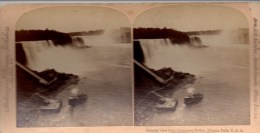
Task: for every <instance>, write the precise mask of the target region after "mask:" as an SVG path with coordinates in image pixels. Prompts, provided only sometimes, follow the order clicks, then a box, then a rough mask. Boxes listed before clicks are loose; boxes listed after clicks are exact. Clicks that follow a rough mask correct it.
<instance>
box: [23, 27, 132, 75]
mask: <svg viewBox="0 0 260 133" xmlns="http://www.w3.org/2000/svg"><path fill="white" fill-rule="evenodd" d="M81 38H82V39H83V40H84V44H83V45H84V46H91V47H90V48H84V46H83V45H82V46H83V47H81V46H80V47H77V46H79V44H71V45H66V46H57V45H56V46H55V45H54V44H53V42H52V41H50V40H49V41H45V40H43V41H24V42H21V43H22V46H23V48H24V50H25V54H26V58H27V67H29V68H30V69H32V70H35V71H39V72H40V71H44V70H46V69H55V70H56V71H58V72H66V73H72V74H76V75H83V74H84V73H85V72H88V71H95V70H99V69H100V67H101V66H100V63H102V62H101V61H98V60H101V59H98V58H103V57H100V56H99V55H104V53H103V52H102V53H100V52H101V51H102V50H98V49H99V47H104V48H105V49H107V48H109V47H113V46H118V47H125V46H126V45H127V44H121V43H118V42H116V41H115V40H114V38H113V35H111V33H109V32H106V33H105V34H103V35H99V36H81ZM74 43H77V41H74ZM128 45H129V44H128ZM104 48H103V49H104ZM101 49H102V48H101ZM106 54H107V55H104V58H108V56H109V49H108V51H107V52H106Z"/></svg>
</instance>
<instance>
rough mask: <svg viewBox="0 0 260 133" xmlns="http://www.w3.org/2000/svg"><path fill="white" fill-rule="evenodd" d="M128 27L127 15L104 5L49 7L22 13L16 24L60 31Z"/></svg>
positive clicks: (23, 26)
mask: <svg viewBox="0 0 260 133" xmlns="http://www.w3.org/2000/svg"><path fill="white" fill-rule="evenodd" d="M126 26H127V27H129V26H130V24H129V21H128V19H127V17H126V16H125V15H124V14H123V13H121V12H119V11H117V10H113V9H110V8H104V7H91V6H89V7H88V6H84V7H79V6H78V7H51V8H41V9H36V10H33V11H30V12H27V13H25V14H24V15H22V16H21V17H20V18H19V20H18V22H17V25H16V29H17V30H21V29H46V28H48V29H54V30H57V31H61V32H75V31H89V30H97V29H113V28H120V27H126Z"/></svg>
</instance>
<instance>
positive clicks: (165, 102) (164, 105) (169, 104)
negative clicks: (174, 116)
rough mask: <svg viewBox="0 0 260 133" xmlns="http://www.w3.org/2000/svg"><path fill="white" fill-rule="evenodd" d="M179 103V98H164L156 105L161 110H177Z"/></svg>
mask: <svg viewBox="0 0 260 133" xmlns="http://www.w3.org/2000/svg"><path fill="white" fill-rule="evenodd" d="M177 105H178V100H177V99H172V98H163V99H161V100H160V102H159V103H157V104H156V105H155V107H156V109H157V110H161V111H175V109H176V107H177Z"/></svg>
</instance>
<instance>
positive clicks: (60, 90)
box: [15, 6, 133, 128]
mask: <svg viewBox="0 0 260 133" xmlns="http://www.w3.org/2000/svg"><path fill="white" fill-rule="evenodd" d="M131 38H132V37H131V28H130V23H129V21H128V19H127V17H126V16H125V15H124V14H123V13H121V12H119V11H117V10H114V9H111V8H106V7H95V6H62V7H60V6H58V7H47V8H39V9H35V10H32V11H29V12H26V13H25V14H23V15H22V16H21V17H20V18H19V20H18V21H17V24H16V32H15V42H16V44H15V48H16V86H17V90H16V91H17V92H16V99H17V104H16V108H17V115H16V120H17V127H21V128H22V127H75V126H132V125H133V117H132V110H133V109H132V78H131V77H132V65H131V58H132V51H133V49H132V45H131Z"/></svg>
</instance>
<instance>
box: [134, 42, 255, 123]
mask: <svg viewBox="0 0 260 133" xmlns="http://www.w3.org/2000/svg"><path fill="white" fill-rule="evenodd" d="M203 39H204V38H202V41H203ZM163 42H164V41H163V40H158V39H152V40H141V44H142V45H143V46H142V47H143V48H145V47H146V50H148V49H149V50H150V54H147V53H146V54H145V60H146V62H145V64H146V65H147V66H148V67H150V68H153V69H160V68H162V67H171V68H172V69H173V70H176V71H181V72H189V73H191V74H195V76H196V78H197V80H196V81H195V83H194V84H193V85H192V87H194V88H196V89H195V92H200V93H203V94H204V99H203V100H202V101H201V102H199V103H197V104H195V105H192V106H186V105H184V104H183V103H184V101H183V98H184V97H185V96H186V95H187V94H188V91H187V89H180V90H177V91H176V92H174V93H173V94H172V97H174V98H177V99H178V101H179V104H178V106H177V109H176V111H175V112H174V111H173V112H164V113H157V112H156V111H155V112H154V111H153V112H150V113H149V116H146V118H145V119H144V120H140V119H138V120H136V121H135V122H136V123H135V124H136V125H149V126H166V125H168V126H175V125H176V126H193V125H247V124H250V103H249V102H250V97H249V95H250V93H249V92H250V91H249V65H248V64H249V53H248V51H249V47H248V45H246V44H232V43H229V44H228V43H227V42H223V43H216V42H212V43H210V41H209V40H204V42H207V43H208V44H207V45H209V47H205V48H191V47H188V46H178V45H174V46H173V45H165V44H162V43H163ZM220 42H221V41H220ZM147 47H149V48H147ZM169 93H171V92H170V91H169ZM136 100H138V99H136ZM142 106H146V105H142ZM137 110H138V109H137ZM144 113H145V112H144ZM136 117H142V116H141V115H140V116H136Z"/></svg>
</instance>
